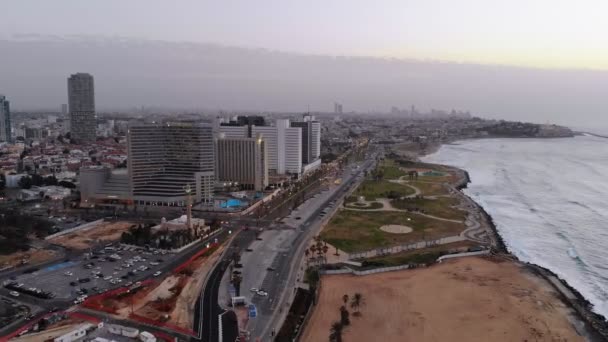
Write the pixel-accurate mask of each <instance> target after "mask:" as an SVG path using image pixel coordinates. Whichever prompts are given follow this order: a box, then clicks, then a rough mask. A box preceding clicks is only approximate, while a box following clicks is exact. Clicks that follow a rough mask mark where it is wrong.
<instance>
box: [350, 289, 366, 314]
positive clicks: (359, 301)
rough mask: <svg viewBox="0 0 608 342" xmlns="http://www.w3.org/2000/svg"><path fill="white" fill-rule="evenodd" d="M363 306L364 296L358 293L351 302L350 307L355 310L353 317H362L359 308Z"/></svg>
mask: <svg viewBox="0 0 608 342" xmlns="http://www.w3.org/2000/svg"><path fill="white" fill-rule="evenodd" d="M363 304H364V301H363V295H362V294H361V293H359V292H356V293H355V294H354V296H353V298H352V299H351V301H350V307H351V308H353V310H355V313H354V314H353V315H355V316H360V315H361V313H360V312H359V308H360V307H361V306H363Z"/></svg>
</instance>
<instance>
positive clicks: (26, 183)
mask: <svg viewBox="0 0 608 342" xmlns="http://www.w3.org/2000/svg"><path fill="white" fill-rule="evenodd" d="M19 187H20V188H21V189H29V188H31V187H32V178H30V177H29V176H24V177H21V179H20V180H19Z"/></svg>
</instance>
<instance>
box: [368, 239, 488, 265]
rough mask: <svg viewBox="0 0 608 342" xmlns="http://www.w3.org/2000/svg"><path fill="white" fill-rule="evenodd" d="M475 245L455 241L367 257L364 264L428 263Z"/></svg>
mask: <svg viewBox="0 0 608 342" xmlns="http://www.w3.org/2000/svg"><path fill="white" fill-rule="evenodd" d="M473 246H477V244H476V243H474V242H472V241H459V242H453V243H448V244H445V245H440V246H435V247H429V248H425V249H424V250H413V251H407V252H401V253H396V254H391V255H386V256H380V257H374V258H370V259H366V260H365V261H364V262H363V266H364V267H365V266H381V267H390V266H399V265H405V264H409V263H414V264H428V263H431V262H434V261H435V260H437V258H439V257H440V256H441V255H444V254H450V253H455V252H463V251H466V250H467V249H468V248H469V247H473Z"/></svg>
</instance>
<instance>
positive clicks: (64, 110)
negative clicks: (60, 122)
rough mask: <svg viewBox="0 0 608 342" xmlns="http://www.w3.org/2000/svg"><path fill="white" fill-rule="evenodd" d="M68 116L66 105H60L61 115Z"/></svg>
mask: <svg viewBox="0 0 608 342" xmlns="http://www.w3.org/2000/svg"><path fill="white" fill-rule="evenodd" d="M67 114H68V104H67V103H64V104H62V105H61V115H63V116H65V115H67Z"/></svg>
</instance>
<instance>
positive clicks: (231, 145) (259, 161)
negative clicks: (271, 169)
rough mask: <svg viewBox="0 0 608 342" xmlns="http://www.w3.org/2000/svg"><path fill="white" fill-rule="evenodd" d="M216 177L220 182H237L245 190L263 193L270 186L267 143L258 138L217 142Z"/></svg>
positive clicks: (221, 135)
mask: <svg viewBox="0 0 608 342" xmlns="http://www.w3.org/2000/svg"><path fill="white" fill-rule="evenodd" d="M215 146H216V165H217V167H216V176H217V179H218V180H219V181H220V182H236V183H238V185H240V186H241V187H242V188H243V189H247V190H256V191H262V190H264V189H265V188H266V187H267V186H268V167H267V157H266V148H265V142H264V140H263V139H262V137H261V136H258V137H256V138H227V137H225V136H224V135H223V134H222V133H220V136H219V138H218V139H217V141H216V145H215Z"/></svg>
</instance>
